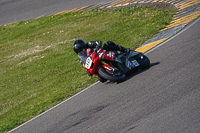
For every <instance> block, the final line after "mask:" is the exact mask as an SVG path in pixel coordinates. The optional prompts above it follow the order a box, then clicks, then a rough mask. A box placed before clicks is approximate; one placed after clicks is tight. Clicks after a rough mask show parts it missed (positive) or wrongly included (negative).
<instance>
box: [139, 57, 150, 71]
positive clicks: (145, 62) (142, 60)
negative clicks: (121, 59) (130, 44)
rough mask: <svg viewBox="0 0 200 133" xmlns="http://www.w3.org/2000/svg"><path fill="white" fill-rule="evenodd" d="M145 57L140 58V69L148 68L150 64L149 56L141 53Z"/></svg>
mask: <svg viewBox="0 0 200 133" xmlns="http://www.w3.org/2000/svg"><path fill="white" fill-rule="evenodd" d="M141 56H143V58H140V59H138V60H137V61H138V63H139V64H140V66H139V69H147V68H149V66H150V60H149V58H148V57H147V56H145V55H141Z"/></svg>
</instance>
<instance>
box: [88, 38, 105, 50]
mask: <svg viewBox="0 0 200 133" xmlns="http://www.w3.org/2000/svg"><path fill="white" fill-rule="evenodd" d="M86 47H87V48H91V49H93V50H94V52H97V50H99V49H100V48H101V47H102V42H101V41H100V40H98V41H90V42H87V43H86Z"/></svg>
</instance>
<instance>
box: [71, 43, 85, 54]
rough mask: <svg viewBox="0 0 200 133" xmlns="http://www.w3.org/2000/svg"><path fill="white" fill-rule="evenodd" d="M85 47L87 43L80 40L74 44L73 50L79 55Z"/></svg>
mask: <svg viewBox="0 0 200 133" xmlns="http://www.w3.org/2000/svg"><path fill="white" fill-rule="evenodd" d="M84 47H85V42H84V41H83V40H82V39H78V40H76V41H75V42H74V43H73V49H74V51H75V52H76V53H77V54H78V53H79V52H81V51H82V50H83V49H84Z"/></svg>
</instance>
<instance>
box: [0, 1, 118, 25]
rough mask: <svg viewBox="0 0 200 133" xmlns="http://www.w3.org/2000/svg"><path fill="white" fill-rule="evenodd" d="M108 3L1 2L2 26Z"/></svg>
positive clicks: (0, 15) (0, 19) (0, 20)
mask: <svg viewBox="0 0 200 133" xmlns="http://www.w3.org/2000/svg"><path fill="white" fill-rule="evenodd" d="M108 1H110V0H0V25H4V24H8V23H13V22H16V21H22V20H29V19H34V18H38V17H41V16H47V15H51V14H55V13H57V12H60V11H64V10H70V9H74V8H78V7H83V6H88V5H92V4H97V3H101V2H108ZM116 1H117V0H116Z"/></svg>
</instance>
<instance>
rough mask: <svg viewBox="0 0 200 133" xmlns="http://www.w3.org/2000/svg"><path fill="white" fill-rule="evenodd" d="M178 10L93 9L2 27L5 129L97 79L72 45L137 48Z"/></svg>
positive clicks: (0, 82)
mask: <svg viewBox="0 0 200 133" xmlns="http://www.w3.org/2000/svg"><path fill="white" fill-rule="evenodd" d="M175 13H176V10H175V9H170V10H162V9H155V8H148V7H145V8H144V7H129V8H119V9H114V10H99V9H95V10H89V11H82V12H73V13H67V14H63V15H56V16H48V17H43V18H39V19H35V20H29V21H21V22H17V23H14V24H10V25H7V26H4V27H0V57H1V58H0V75H1V76H0V132H6V131H9V130H11V129H13V128H14V127H16V126H18V125H20V124H22V123H24V122H25V121H27V120H29V119H31V118H33V117H35V116H36V115H38V114H40V113H42V112H44V111H45V110H47V109H49V108H51V107H53V106H54V105H56V104H58V103H59V102H61V101H63V100H65V99H67V98H69V97H70V96H72V95H74V94H75V93H77V92H79V91H80V90H82V89H84V88H86V87H87V86H88V85H90V84H92V83H94V82H95V81H97V78H96V77H94V78H89V77H88V75H87V74H86V71H85V70H84V69H83V68H82V66H81V65H80V63H79V61H78V57H77V55H76V54H75V52H74V51H73V49H72V44H73V42H74V40H76V39H80V38H81V39H83V40H85V41H86V42H87V41H91V40H102V41H103V42H106V41H109V40H111V41H114V42H116V43H118V44H120V45H122V46H124V47H130V48H131V49H135V48H136V47H138V46H139V45H141V44H142V43H144V42H145V41H146V40H148V39H150V38H152V36H153V35H154V34H156V33H158V32H159V31H160V30H161V29H163V28H165V27H166V25H167V24H169V23H170V21H171V20H172V17H173V15H174V14H175Z"/></svg>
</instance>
